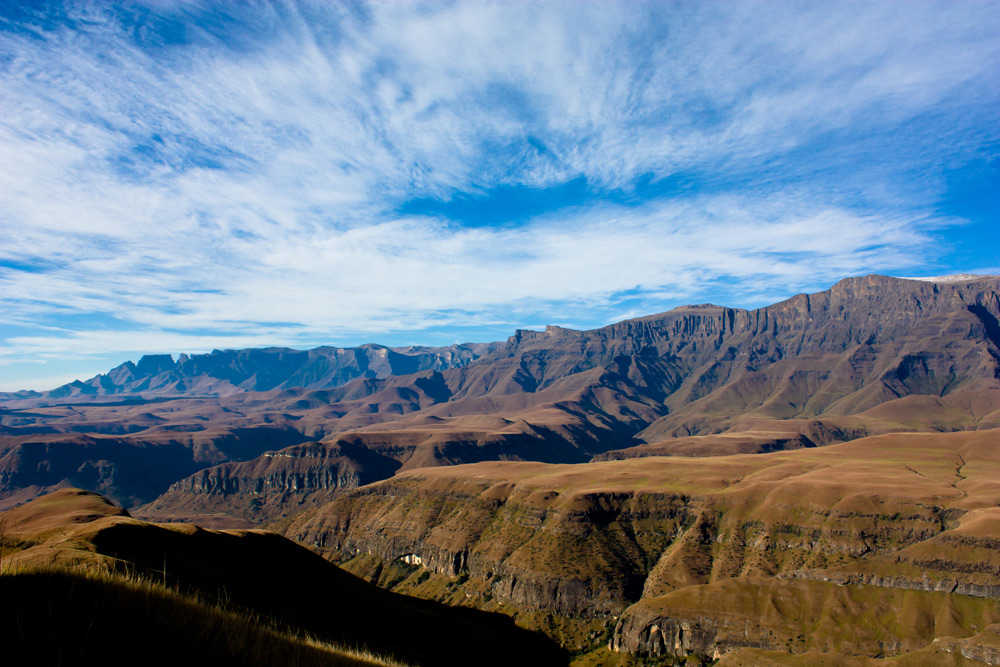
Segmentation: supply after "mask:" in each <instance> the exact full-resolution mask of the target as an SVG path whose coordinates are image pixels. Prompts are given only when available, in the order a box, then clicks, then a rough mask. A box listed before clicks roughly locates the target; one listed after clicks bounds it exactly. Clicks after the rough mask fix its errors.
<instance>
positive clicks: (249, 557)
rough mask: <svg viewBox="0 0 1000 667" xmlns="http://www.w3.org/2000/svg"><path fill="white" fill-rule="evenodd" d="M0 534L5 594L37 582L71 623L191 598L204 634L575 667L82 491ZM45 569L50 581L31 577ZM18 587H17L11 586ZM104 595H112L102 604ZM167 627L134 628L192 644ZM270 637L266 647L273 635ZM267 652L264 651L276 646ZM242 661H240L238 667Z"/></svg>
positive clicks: (265, 544) (223, 536)
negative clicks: (241, 625) (149, 519)
mask: <svg viewBox="0 0 1000 667" xmlns="http://www.w3.org/2000/svg"><path fill="white" fill-rule="evenodd" d="M0 522H2V525H4V527H5V531H4V537H3V564H2V567H3V572H4V574H3V576H2V577H0V582H3V585H4V586H5V587H6V586H9V588H8V590H10V591H11V594H12V595H14V594H20V593H18V591H24V590H25V589H24V588H23V586H29V585H31V583H30V582H31V581H40V582H41V583H39V585H45V586H51V587H52V594H53V595H54V596H55V599H57V600H62V599H66V604H67V605H68V606H67V607H66V608H65V609H66V611H67V613H73V612H75V611H76V608H75V607H74V606H73V605H75V604H77V603H79V604H81V605H83V608H84V609H87V608H88V607H87V605H92V606H95V607H96V608H100V609H102V610H103V615H104V616H107V615H111V617H112V618H114V616H115V615H128V614H131V613H132V610H133V609H134V608H135V607H137V606H139V607H141V606H142V605H144V604H146V603H147V602H149V603H150V604H153V605H154V609H155V608H157V607H164V606H167V607H169V606H170V604H171V603H170V601H169V600H166V601H164V600H162V598H163V596H164V595H167V596H168V597H169V596H170V595H173V596H174V597H175V598H177V596H181V597H182V598H183V600H181V599H180V598H177V599H178V602H177V604H178V605H181V604H183V605H187V606H188V607H190V606H191V605H207V608H208V610H207V611H205V610H198V611H197V614H199V615H201V616H204V617H205V618H206V619H208V620H207V621H206V622H211V623H216V621H215V620H213V619H214V618H215V617H214V616H212V614H215V613H216V612H215V611H213V609H214V608H215V607H216V606H219V605H221V606H222V607H224V610H225V611H227V612H229V611H231V612H233V613H236V614H237V615H242V616H243V617H254V618H260V619H262V620H264V621H266V623H265V624H264V625H265V626H270V627H274V628H278V629H284V628H290V629H292V630H293V631H294V633H308V634H309V635H310V636H312V637H315V638H316V639H317V640H319V641H321V642H332V643H334V644H338V645H344V646H352V647H353V646H360V647H365V648H367V649H368V650H370V651H372V652H375V653H378V654H383V655H392V656H395V657H396V658H398V659H401V660H403V661H405V662H410V663H414V664H426V665H432V664H433V665H465V664H468V662H467V661H468V659H469V656H476V658H475V660H476V662H477V663H478V664H493V665H509V664H515V663H518V662H523V663H526V664H553V665H558V664H560V663H561V662H563V663H564V662H565V660H563V659H562V658H561V655H560V652H559V650H558V649H557V648H556V647H555V646H554V645H553V644H552V643H551V642H549V641H547V640H546V639H545V638H544V637H541V636H539V635H536V634H533V633H530V632H527V631H524V630H521V629H519V628H516V627H515V626H514V624H513V623H512V622H511V621H510V620H509V619H507V618H504V617H502V616H498V615H495V614H486V613H483V612H480V611H477V610H473V609H462V608H451V607H446V606H444V605H441V604H437V603H433V602H429V601H424V600H417V599H413V598H407V597H404V596H401V595H397V594H393V593H390V592H388V591H385V590H382V589H379V588H377V587H375V586H372V585H371V584H368V583H366V582H364V581H362V580H361V579H358V578H357V577H355V576H354V575H352V574H349V573H347V572H345V571H343V570H340V569H339V568H337V567H336V566H334V565H332V564H330V563H329V562H327V561H325V560H323V559H322V558H320V557H319V556H317V555H315V554H313V553H311V552H310V551H308V550H306V549H304V548H303V547H301V546H298V545H296V544H294V543H292V542H290V541H289V540H287V539H285V538H283V537H281V536H279V535H276V534H274V533H267V532H263V531H211V530H204V529H201V528H198V527H196V526H190V525H180V524H174V525H170V526H160V525H156V524H149V523H145V522H141V521H137V520H135V519H132V518H131V517H129V516H128V515H127V513H126V512H124V510H121V509H119V508H117V507H114V506H113V505H111V504H109V503H108V502H107V501H106V500H104V499H103V498H101V497H100V496H97V495H95V494H91V493H88V492H84V491H80V490H76V489H66V490H63V491H59V492H56V493H54V494H51V495H48V496H45V497H42V498H40V499H38V500H35V501H33V502H31V503H28V504H26V505H23V506H21V507H18V508H16V509H13V510H9V511H7V512H4V513H0ZM40 566H44V567H45V568H47V569H45V570H44V571H42V572H33V569H34V568H38V567H40ZM25 568H27V572H26V573H25V575H23V576H26V577H36V579H31V580H30V581H28V583H23V582H21V581H20V579H21V578H22V575H19V574H17V573H18V572H19V571H21V570H23V569H25ZM51 568H57V570H56V571H53V570H52V569H51ZM80 569H82V570H83V571H84V572H94V571H97V572H106V573H110V574H109V575H108V577H111V576H112V575H115V576H118V575H128V576H130V577H140V578H142V579H144V580H149V581H153V582H159V583H160V584H161V588H160V589H156V590H152V591H150V590H147V589H148V587H146V589H143V590H136V589H135V587H132V588H129V587H128V586H127V585H126V584H125V583H122V582H119V581H117V580H115V581H111V580H108V581H106V582H105V581H104V580H102V579H101V578H100V577H98V578H97V579H96V580H95V579H94V578H93V577H90V578H88V577H84V579H85V581H83V582H82V583H81V581H80V579H79V575H73V574H71V573H72V572H76V571H77V570H80ZM63 570H65V571H66V573H65V574H62V571H63ZM11 573H14V574H13V575H12V574H11ZM9 577H12V578H14V579H17V581H11V583H9V584H8V583H7V581H8V578H9ZM112 578H113V577H112ZM105 583H106V584H107V585H108V586H109V588H108V590H107V591H106V592H101V591H100V590H99V589H100V588H101V586H103V585H105ZM140 588H141V587H140ZM95 596H96V598H97V599H96V600H94V599H92V598H94V597H95ZM192 596H193V597H192ZM5 599H6V598H5ZM144 599H145V600H146V601H143V600H144ZM192 600H193V602H192ZM32 609H33V607H31V605H28V606H26V607H25V611H24V613H25V614H30V613H34V612H33V611H31V610H32ZM53 613H54V612H53ZM169 615H170V618H171V619H177V625H176V627H175V626H173V625H171V624H167V627H161V625H162V624H160V623H159V622H158V621H153V618H154V617H155V614H151V613H145V614H138V616H136V617H135V618H132V619H130V621H129V622H134V623H139V624H142V623H146V624H148V626H149V627H151V628H153V629H154V630H155V631H156V632H160V631H162V632H164V633H166V634H165V635H164V637H165V638H167V637H168V636H169V635H170V633H174V636H175V637H176V638H183V636H185V635H186V634H187V633H189V632H191V625H190V624H189V623H186V622H185V623H181V622H180V621H181V617H182V616H183V615H184V614H182V613H181V612H179V611H178V612H172V611H171V612H169ZM83 618H87V617H85V616H82V617H81V619H83ZM195 618H200V616H197V615H196V617H195ZM60 622H61V623H65V624H66V627H67V628H68V631H72V632H85V630H83V629H81V628H80V627H79V626H78V625H77V623H79V622H82V621H74V620H73V619H60ZM229 622H230V621H228V620H226V619H222V620H219V621H218V623H229ZM233 622H235V621H233ZM171 623H174V621H173V620H171ZM5 627H15V626H5ZM125 627H132V626H128V625H126V626H125ZM251 629H252V628H251ZM237 631H240V632H241V631H242V630H234V632H237ZM248 632H249V631H248ZM254 632H257V631H256V630H254ZM261 632H264V634H265V635H266V627H265V628H264V630H262V631H261ZM257 634H258V635H259V634H260V633H259V632H258V633H257ZM250 636H251V637H256V636H257V635H254V634H253V633H251V634H250ZM25 641H26V642H28V644H31V645H29V646H26V647H25V650H27V651H32V650H42V649H41V648H39V647H36V646H33V643H34V641H35V638H28V639H25ZM254 641H257V640H256V639H254ZM261 641H263V642H264V643H266V642H267V639H266V637H264V638H263V639H261ZM185 650H186V649H185ZM253 650H256V649H253ZM296 650H298V649H296ZM303 651H305V649H303ZM305 653H308V651H305ZM238 655H239V654H236V656H234V657H233V660H237V661H238ZM223 658H226V656H223ZM226 659H228V658H226ZM311 659H312V658H310V660H311ZM276 660H277V659H276ZM199 662H200V661H199ZM234 664H236V663H234ZM270 664H281V662H280V660H277V661H276V662H275V661H272V662H271V663H270ZM317 664H337V663H317Z"/></svg>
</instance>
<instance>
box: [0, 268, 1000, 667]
mask: <svg viewBox="0 0 1000 667" xmlns="http://www.w3.org/2000/svg"><path fill="white" fill-rule="evenodd" d="M998 295H1000V277H995V276H959V277H946V278H938V279H932V280H912V279H901V278H892V277H887V276H865V277H859V278H848V279H845V280H842V281H840V282H839V283H837V284H836V285H834V286H833V287H831V288H830V289H828V290H826V291H823V292H819V293H815V294H808V295H806V294H801V295H797V296H794V297H792V298H790V299H787V300H785V301H782V302H780V303H777V304H774V305H771V306H767V307H764V308H760V309H756V310H743V309H737V308H727V307H722V306H715V305H709V304H705V305H694V306H685V307H681V308H677V309H674V310H671V311H668V312H665V313H660V314H656V315H650V316H647V317H642V318H636V319H630V320H625V321H623V322H619V323H616V324H612V325H609V326H606V327H602V328H599V329H594V330H590V331H576V330H571V329H565V328H560V327H547V328H546V329H545V330H544V331H525V330H519V331H516V332H515V333H514V335H512V336H511V337H510V338H508V339H507V340H506V341H503V342H497V343H485V344H467V345H457V346H451V347H447V348H385V347H381V346H374V345H368V346H361V347H359V348H351V349H346V350H341V349H336V348H317V349H315V350H309V351H295V350H288V349H284V348H269V349H264V350H237V351H233V350H231V351H216V352H213V353H211V354H207V355H194V356H183V355H182V356H181V357H180V358H179V359H178V360H176V361H175V360H174V359H173V358H172V357H170V356H168V355H162V356H147V357H143V358H142V359H141V360H140V361H139V363H137V364H131V363H126V364H123V365H122V366H119V367H118V368H116V369H113V370H112V371H110V372H109V373H108V374H106V375H100V376H97V377H96V378H93V379H91V380H88V381H86V382H77V383H71V384H70V385H66V386H64V387H61V388H59V389H56V390H54V391H52V392H38V393H33V392H16V393H14V394H6V395H4V396H3V397H2V399H0V405H2V408H0V509H2V508H3V507H14V506H17V505H20V504H22V503H24V502H27V501H29V500H32V499H34V498H38V497H40V496H43V495H44V494H46V493H50V492H52V491H54V490H57V489H60V488H64V487H69V486H74V487H82V488H85V489H89V490H91V491H96V492H100V493H102V494H104V495H106V496H107V497H109V498H111V499H112V500H114V501H115V502H117V503H119V504H121V505H122V506H124V507H128V508H129V512H130V514H131V515H132V516H133V517H136V519H141V520H144V521H158V522H196V523H198V524H200V525H202V526H206V527H215V528H227V529H248V528H251V527H253V526H260V525H263V526H265V527H267V528H269V529H270V530H272V531H276V532H279V533H281V534H283V535H284V536H286V537H287V538H290V539H291V540H294V541H296V542H298V543H300V544H303V545H306V546H308V547H309V548H310V549H312V550H314V551H316V552H317V553H319V554H320V555H322V556H324V557H325V558H326V559H327V560H329V561H332V562H334V563H337V564H339V565H341V566H342V567H344V568H346V569H347V570H349V571H351V572H353V573H355V574H356V575H358V576H361V577H363V578H365V579H368V580H369V581H371V582H374V583H378V584H380V585H382V586H384V587H388V588H391V589H393V590H396V591H399V592H403V593H407V594H412V595H416V596H418V597H422V598H429V599H432V600H435V601H438V602H444V603H447V604H462V605H471V606H476V607H479V608H481V609H484V610H488V611H490V612H500V613H505V614H508V615H510V616H514V617H515V618H516V619H517V620H518V623H519V624H521V625H522V626H525V627H528V628H531V629H534V630H540V631H542V632H544V633H545V634H547V635H548V636H549V637H551V638H553V639H555V640H556V641H558V642H559V643H560V644H561V645H562V646H563V647H564V648H567V649H569V650H571V651H574V652H575V653H574V655H576V657H575V658H574V662H573V664H574V665H579V666H581V667H582V666H583V665H587V664H595V665H596V664H619V665H626V664H635V663H634V662H629V661H634V660H639V661H641V660H647V659H648V660H659V661H661V663H662V664H672V663H671V662H669V661H673V660H682V659H683V660H687V659H689V658H690V659H691V660H715V659H719V660H721V663H720V664H817V663H816V662H808V661H806V662H801V660H806V658H805V657H801V656H806V655H807V654H817V653H822V654H823V655H824V657H823V658H822V660H827V661H828V662H827V663H824V664H868V663H863V662H862V663H851V662H838V660H840V659H841V658H844V659H845V660H847V659H848V657H849V656H852V655H853V656H856V657H857V659H858V660H862V659H864V660H869V659H870V660H881V659H883V658H886V659H887V658H890V657H893V656H899V659H900V660H903V661H904V662H900V663H899V664H938V661H940V660H944V659H947V660H952V659H953V658H954V659H955V660H958V658H957V657H956V656H963V657H962V659H967V660H979V659H980V658H983V659H984V660H985V661H986V662H987V664H1000V663H991V662H989V660H993V658H992V657H990V656H994V655H995V656H996V657H997V659H998V660H1000V652H998V651H997V648H996V647H997V646H1000V641H995V637H994V635H996V636H997V637H1000V633H998V632H996V631H995V630H997V629H1000V625H996V626H995V625H994V624H998V623H1000V609H998V606H997V600H998V598H1000V576H998V575H997V572H998V564H997V563H996V562H995V561H996V553H998V552H1000V549H998V548H997V545H996V537H995V536H996V534H997V533H996V528H997V524H996V521H997V516H996V508H997V507H1000V495H998V494H1000V486H998V485H997V484H998V482H997V481H996V480H997V479H998V478H997V475H996V473H997V471H998V470H1000V459H998V458H997V457H998V456H1000V449H998V446H997V445H998V442H1000V441H998V440H997V438H996V435H995V434H996V433H998V432H1000V431H996V430H995V429H996V428H997V427H1000V296H998ZM887 614H889V615H891V614H896V616H897V618H896V620H895V621H892V622H890V621H887V620H885V618H886V615H887ZM837 628H841V630H839V631H838V630H837ZM838 633H839V634H838ZM991 633H993V634H991ZM966 654H968V655H966ZM796 656H800V657H796ZM845 656H847V657H845ZM907 656H909V657H907ZM969 656H972V657H969ZM977 656H978V657H977ZM850 659H854V658H850ZM740 660H743V661H744V662H740ZM797 660H799V661H800V662H796V661H797ZM906 660H910V661H912V662H909V663H907V662H905V661H906ZM768 661H771V662H768ZM691 664H694V663H691ZM873 664H875V663H873ZM894 664H896V663H894ZM941 664H944V663H941ZM948 664H951V663H948ZM955 664H964V663H960V662H955ZM969 664H974V663H969Z"/></svg>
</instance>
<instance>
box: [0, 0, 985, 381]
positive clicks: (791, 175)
mask: <svg viewBox="0 0 1000 667" xmlns="http://www.w3.org/2000/svg"><path fill="white" fill-rule="evenodd" d="M905 7H906V11H900V7H899V6H898V5H893V4H892V3H879V4H876V5H871V4H865V3H861V4H857V5H853V4H851V5H844V4H835V5H830V6H820V5H815V4H806V5H794V4H791V3H787V4H786V3H782V4H780V5H775V4H774V3H740V4H733V3H725V4H722V3H719V4H715V3H698V4H693V3H678V4H676V5H675V4H670V3H653V4H640V3H620V4H614V3H597V2H594V3H586V2H585V3H568V2H567V3H558V2H556V3H527V2H525V3H518V2H513V3H482V2H474V3H472V2H470V3H447V4H437V3H421V4H408V3H374V4H372V5H360V4H359V5H349V4H343V5H329V4H328V3H318V4H299V3H270V4H265V5H261V6H259V7H253V8H247V7H244V6H243V5H242V4H232V5H223V4H219V3H205V4H201V3H197V2H191V3H184V4H180V5H167V6H163V5H160V4H158V3H151V4H150V5H149V6H147V7H145V8H143V7H139V8H132V9H125V8H122V7H111V6H109V5H106V4H104V3H100V4H93V5H89V4H66V5H57V6H54V8H49V9H48V10H45V11H46V12H47V13H45V14H36V15H26V14H23V13H22V14H19V15H17V16H14V15H7V16H2V17H0V20H2V23H0V90H2V91H3V92H2V93H0V95H2V97H0V110H2V114H0V146H2V147H3V151H2V152H0V219H2V225H0V307H2V312H3V321H4V322H5V323H6V324H5V326H6V328H5V330H4V342H3V344H2V347H0V364H7V365H8V367H10V366H11V365H12V364H16V363H20V362H26V361H30V360H37V359H39V358H43V357H45V358H51V359H59V358H69V357H71V356H74V355H86V354H100V353H109V352H116V351H117V352H121V353H123V354H125V353H132V352H138V351H142V350H147V351H179V350H180V349H184V350H187V351H198V350H203V349H208V348H211V347H231V346H244V345H264V344H271V343H274V344H278V343H280V344H293V345H314V344H319V343H323V342H328V341H330V340H337V339H340V338H345V339H356V338H357V337H358V336H361V335H366V336H370V337H371V338H372V339H375V340H377V339H379V336H380V334H385V333H388V332H411V333H412V335H413V339H414V340H420V339H421V338H420V337H421V334H420V332H421V331H428V330H430V329H432V328H436V329H446V328H447V327H449V326H459V325H470V324H473V325H474V324H476V323H484V324H485V323H489V324H491V325H493V324H497V323H500V324H509V325H510V326H511V328H513V327H514V326H516V325H518V324H523V323H526V322H542V321H559V322H562V323H567V322H568V323H574V322H578V323H581V324H594V323H602V322H604V321H608V319H609V318H613V317H614V316H615V315H616V314H618V313H621V312H625V311H630V309H631V310H634V309H636V308H649V309H650V310H659V309H664V308H666V307H670V306H673V305H676V304H677V303H679V302H681V301H684V300H687V299H692V300H697V299H699V298H701V297H703V296H704V295H705V294H708V293H711V294H721V295H723V296H724V297H725V296H728V297H729V298H730V300H731V301H730V302H731V303H734V304H736V305H753V301H754V299H755V298H756V297H757V296H759V295H763V294H774V293H779V294H791V293H794V292H795V291H799V290H802V289H814V288H820V287H823V286H825V285H826V284H828V283H829V282H831V281H833V280H835V279H837V278H840V277H843V276H845V275H849V274H857V273H864V272H870V271H882V272H891V271H906V272H908V273H914V272H919V271H923V270H926V271H929V272H940V269H941V266H940V263H937V264H935V262H934V261H933V260H932V259H931V249H932V248H940V247H941V245H942V240H943V239H944V238H945V237H944V236H943V235H944V234H947V233H948V232H947V230H949V229H956V228H957V227H956V225H961V224H963V223H964V222H965V221H963V220H962V219H961V218H959V217H957V216H955V215H952V214H950V213H949V212H948V211H947V210H943V209H942V207H941V206H940V205H939V202H940V199H941V197H942V196H943V194H944V192H945V190H946V188H947V182H946V177H945V173H944V172H945V168H946V167H948V168H958V167H961V166H962V165H964V164H966V163H968V162H970V161H973V160H976V159H982V158H983V156H984V155H986V156H987V157H989V156H993V159H995V152H996V148H995V147H996V145H997V143H998V139H1000V137H998V134H1000V132H998V131H997V129H996V128H997V127H998V125H997V122H996V121H997V120H1000V119H998V112H997V108H1000V105H998V104H997V103H998V102H1000V99H998V97H1000V94H998V92H997V91H998V89H1000V87H998V86H997V85H996V84H997V74H996V72H998V71H1000V67H998V65H1000V39H998V38H997V37H996V35H997V31H996V30H995V27H996V21H995V20H994V21H993V22H992V26H991V24H990V21H989V17H990V16H995V15H996V13H997V8H998V6H997V5H996V4H995V3H962V4H956V3H948V4H938V3H906V5H905ZM571 183H580V184H582V185H581V187H580V188H576V189H573V188H567V184H571ZM502 192H522V193H528V194H529V195H531V196H529V197H527V198H526V199H525V201H528V202H529V204H528V205H526V208H524V209H523V210H519V211H517V212H516V215H515V213H514V212H511V214H510V215H509V216H507V217H505V209H503V204H502V198H500V197H498V194H497V193H502ZM581 193H582V194H581ZM460 200H469V201H481V202H482V205H481V206H479V207H478V208H476V207H472V208H468V209H462V208H461V207H456V206H453V203H454V202H456V201H460ZM417 201H420V202H438V203H439V204H440V205H435V206H431V207H429V208H427V209H426V210H425V214H424V215H418V214H415V213H413V210H415V209H413V207H412V206H411V204H412V203H413V202H417ZM493 202H496V207H497V208H496V210H495V211H493V212H492V214H491V215H489V216H484V215H482V211H483V210H484V207H490V206H492V205H493V204H492V203H493ZM418 208H419V207H418ZM407 211H410V212H407ZM431 211H433V212H431ZM476 211H479V214H477V213H476ZM477 215H478V217H477ZM708 286H711V289H709V287H708ZM85 315H95V316H96V315H99V316H102V317H106V318H108V321H111V322H113V324H107V325H102V326H100V327H96V326H90V327H87V326H80V325H79V324H74V323H73V322H72V321H71V320H72V318H73V317H76V316H85ZM48 374H49V375H53V373H48Z"/></svg>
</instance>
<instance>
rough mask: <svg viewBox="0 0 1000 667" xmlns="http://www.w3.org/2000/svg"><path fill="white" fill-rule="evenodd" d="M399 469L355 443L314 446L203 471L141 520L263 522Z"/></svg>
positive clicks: (143, 512)
mask: <svg viewBox="0 0 1000 667" xmlns="http://www.w3.org/2000/svg"><path fill="white" fill-rule="evenodd" d="M399 465H400V464H399V462H398V461H396V460H394V459H392V458H390V457H387V456H382V455H380V454H378V453H377V452H374V451H372V450H370V449H368V448H365V447H363V446H358V445H354V444H352V443H349V442H338V443H334V444H330V445H324V444H321V443H318V442H311V443H307V444H303V445H296V446H294V447H287V448H285V449H282V450H280V451H277V452H265V453H264V454H263V455H261V456H260V457H258V458H256V459H253V460H251V461H248V462H243V463H235V462H234V463H225V464H222V465H219V466H213V467H211V468H206V469H204V470H201V471H200V472H198V473H195V474H194V475H191V476H190V477H187V478H185V479H182V480H180V481H178V482H175V483H174V484H173V485H171V487H170V488H169V489H168V490H167V492H166V493H165V494H163V495H162V496H160V497H159V498H157V500H156V501H154V502H153V503H150V504H148V505H145V506H143V507H140V508H137V509H136V510H135V514H136V516H140V517H147V516H149V517H156V518H159V519H164V518H167V519H174V520H176V519H178V518H186V517H187V516H201V515H205V514H217V515H220V516H232V517H239V518H242V519H246V520H249V521H251V522H257V521H260V520H262V519H271V518H276V517H279V516H284V515H286V514H288V513H291V512H294V511H299V510H301V509H304V508H307V507H313V506H316V505H319V504H322V503H324V502H326V501H327V500H329V498H330V496H331V495H332V494H333V493H334V492H336V491H342V490H350V489H356V488H358V487H359V486H362V485H364V484H368V483H369V482H373V481H376V480H380V479H385V478H386V477H389V476H391V475H392V474H393V473H394V472H395V471H396V470H397V469H398V468H399Z"/></svg>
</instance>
